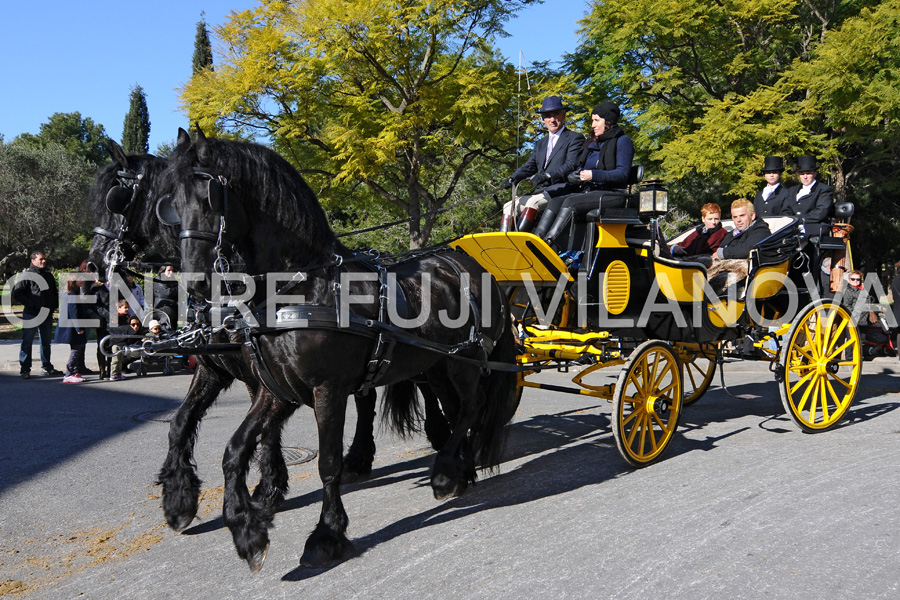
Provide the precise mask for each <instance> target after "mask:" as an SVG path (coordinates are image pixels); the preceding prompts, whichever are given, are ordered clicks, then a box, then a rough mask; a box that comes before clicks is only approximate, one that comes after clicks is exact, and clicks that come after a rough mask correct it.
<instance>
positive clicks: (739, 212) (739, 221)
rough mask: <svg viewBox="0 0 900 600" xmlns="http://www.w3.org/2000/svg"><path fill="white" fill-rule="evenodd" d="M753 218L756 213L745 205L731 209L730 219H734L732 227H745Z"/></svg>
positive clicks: (743, 228)
mask: <svg viewBox="0 0 900 600" xmlns="http://www.w3.org/2000/svg"><path fill="white" fill-rule="evenodd" d="M755 218H756V214H755V213H754V212H753V211H752V210H750V209H749V208H747V207H746V206H741V207H739V208H732V209H731V220H732V221H734V227H735V228H736V229H739V230H740V231H743V230H745V229H747V227H749V226H750V223H752V222H753V219H755Z"/></svg>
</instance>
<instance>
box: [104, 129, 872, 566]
mask: <svg viewBox="0 0 900 600" xmlns="http://www.w3.org/2000/svg"><path fill="white" fill-rule="evenodd" d="M125 160H127V157H124V156H122V157H121V158H120V159H119V161H120V162H122V161H125ZM123 168H124V167H123ZM634 175H635V176H634V178H633V179H634V181H633V182H632V183H633V192H632V193H629V194H628V196H627V202H626V207H625V208H622V209H611V210H599V209H598V210H596V211H593V212H591V213H588V214H587V215H585V216H584V217H583V218H580V219H577V220H576V221H575V222H574V223H573V226H572V229H571V231H570V232H569V233H570V240H571V243H570V248H569V252H568V253H567V254H566V255H565V256H567V257H568V258H569V260H565V259H564V258H562V257H560V256H559V255H557V253H556V252H555V251H554V250H553V249H551V248H550V246H548V245H547V244H546V243H545V242H544V241H543V240H541V239H540V238H538V237H536V236H534V235H532V234H528V233H483V234H475V235H471V236H467V237H465V238H462V239H460V240H457V241H455V242H453V243H452V246H453V247H454V248H455V250H451V249H447V248H440V249H430V250H427V251H422V252H416V253H411V254H409V255H406V256H401V257H390V258H379V257H377V256H375V255H371V254H360V253H354V252H352V251H350V250H348V249H347V248H345V247H344V246H343V245H341V244H340V243H339V242H338V241H337V239H336V238H335V236H334V234H333V232H332V231H331V230H330V228H329V227H328V223H327V221H326V219H325V215H324V212H323V211H322V209H321V207H320V206H319V205H318V202H317V201H316V199H315V197H314V195H313V193H312V191H311V190H310V189H309V187H308V186H307V185H306V183H305V182H304V181H303V179H302V177H300V175H299V174H298V173H297V172H296V171H295V170H294V169H293V168H292V167H291V166H290V165H289V164H288V163H287V162H285V161H284V160H283V159H281V158H280V157H279V156H278V155H277V154H275V153H274V152H272V151H270V150H268V149H265V148H263V147H260V146H256V145H252V144H242V143H238V142H228V141H222V140H211V139H207V138H205V137H204V136H203V135H202V134H200V135H199V136H198V138H197V140H196V141H195V142H191V140H190V138H189V136H188V135H187V133H185V132H184V131H181V132H179V139H178V146H177V148H176V151H175V152H174V154H173V155H172V157H171V158H170V160H169V162H168V165H167V168H166V171H165V173H164V175H163V181H162V182H161V183H160V182H159V181H157V182H156V183H157V184H159V185H160V186H161V187H162V188H163V189H164V190H165V191H166V192H169V195H167V196H165V197H163V198H162V199H161V200H160V201H159V204H158V205H157V206H156V215H157V216H158V217H159V219H160V220H161V221H162V222H163V223H165V224H166V226H167V228H168V229H167V231H169V232H170V234H171V231H173V229H172V228H175V229H174V230H175V231H178V234H177V235H178V239H179V241H180V246H181V253H182V271H183V272H187V273H202V274H205V275H204V276H202V277H201V278H200V279H198V280H195V281H194V282H193V283H192V284H191V291H192V293H193V294H194V295H195V296H197V297H198V298H201V299H202V300H203V301H204V302H207V303H210V304H211V305H212V306H213V311H212V312H215V314H217V315H219V316H218V317H216V318H214V319H213V321H215V322H213V323H211V324H209V325H203V326H201V325H199V324H194V325H192V326H189V327H187V328H186V329H185V330H183V331H181V332H179V334H178V335H177V336H176V338H175V344H173V343H172V342H171V341H169V342H167V344H168V346H166V347H163V346H159V347H154V348H153V350H154V351H157V352H166V351H171V352H180V351H183V350H185V349H189V350H190V351H192V352H194V353H203V352H208V353H209V355H208V359H207V360H208V364H209V366H208V367H207V369H208V370H209V371H210V375H209V377H212V381H211V382H210V381H206V380H205V379H206V378H205V377H199V378H198V377H197V376H195V379H194V382H193V383H192V386H191V391H189V393H188V397H187V398H186V401H185V405H184V406H183V407H182V410H181V411H179V415H180V416H179V417H177V418H176V419H175V420H173V423H172V432H171V433H170V452H169V457H168V458H167V461H166V466H164V469H163V471H162V472H161V473H160V481H161V482H162V483H163V489H164V507H165V510H166V516H167V519H168V521H169V523H170V524H171V525H172V526H173V527H175V528H176V529H182V528H183V527H185V526H186V525H187V524H188V523H189V522H190V520H191V519H193V517H194V515H195V514H196V497H197V492H198V491H199V479H197V477H196V474H195V473H194V470H193V467H192V465H191V462H190V452H191V448H192V445H193V437H194V436H195V435H196V426H197V423H199V420H200V418H202V415H203V413H204V412H205V410H206V408H208V406H209V405H210V404H211V403H212V402H213V401H214V400H215V397H216V396H217V394H218V392H219V391H220V390H221V389H222V387H224V385H227V383H230V381H231V380H233V378H234V377H235V374H237V376H238V377H239V378H241V379H242V380H243V381H245V382H246V383H247V385H248V390H249V391H250V394H251V397H252V401H253V403H252V407H251V409H250V412H249V413H248V415H247V418H246V419H245V421H244V423H242V425H241V427H240V428H239V429H238V431H237V432H236V433H235V435H234V436H233V437H232V439H231V441H230V442H229V444H228V447H227V449H226V453H225V458H224V460H223V468H224V470H225V476H226V494H225V498H224V516H225V522H226V524H227V525H228V527H229V529H230V530H231V531H232V535H233V539H234V542H235V545H236V547H237V550H238V553H239V555H240V556H241V557H242V558H244V559H246V560H247V561H248V563H249V564H250V566H251V568H253V569H258V568H259V567H261V565H262V563H263V561H264V559H265V554H266V551H267V548H268V543H269V542H268V535H267V533H266V529H267V527H268V526H269V524H270V523H271V520H272V513H273V512H274V507H276V506H277V503H278V502H279V501H280V500H281V499H282V498H283V494H284V492H285V491H286V476H285V472H284V469H283V459H281V458H280V452H279V449H280V446H279V445H278V444H279V442H280V440H279V437H280V432H281V429H282V427H283V425H284V422H285V420H286V419H287V418H288V417H289V416H290V415H291V414H292V413H293V412H294V411H295V410H296V408H297V407H298V406H300V405H308V406H311V407H313V408H314V409H315V417H316V422H317V426H318V428H319V439H320V460H319V471H320V475H321V477H322V482H323V486H324V495H323V506H322V513H321V518H320V520H319V523H318V525H317V527H316V529H315V530H314V531H313V533H312V534H311V535H310V536H309V538H308V539H307V542H306V547H305V550H304V553H303V557H302V558H301V563H302V564H305V565H308V566H314V567H319V566H323V565H326V564H329V563H330V562H333V561H335V560H340V559H343V558H346V557H347V556H348V555H349V554H350V553H351V551H352V546H351V544H350V542H349V540H347V538H346V536H345V531H346V527H347V516H346V513H345V511H344V509H343V506H342V503H341V498H340V484H341V482H342V480H343V478H344V477H345V474H346V473H347V471H348V470H352V469H351V468H350V465H349V461H348V457H344V458H343V459H342V457H341V450H342V448H341V443H342V435H343V426H344V416H345V407H346V400H347V397H348V396H349V395H353V394H354V393H357V398H359V397H360V394H359V393H360V392H371V388H373V387H375V386H386V387H385V393H384V395H383V401H384V403H385V405H386V407H387V411H388V412H389V414H390V418H391V421H392V423H393V424H394V425H395V426H397V428H398V429H400V430H401V431H409V430H411V429H413V428H415V426H416V417H417V408H416V397H415V394H416V387H417V386H418V387H419V388H420V389H421V390H422V391H423V394H424V396H425V398H426V411H427V412H428V413H430V415H431V417H433V418H426V423H425V428H426V432H427V433H428V434H429V439H430V440H431V441H432V444H433V445H434V446H435V447H436V448H437V449H439V452H438V454H437V457H436V461H435V465H434V469H433V472H432V487H433V489H434V493H435V495H436V496H437V497H439V498H440V497H446V496H452V495H457V494H460V493H462V492H463V491H464V490H465V488H466V486H467V485H468V483H470V482H472V481H474V479H475V475H476V467H477V466H481V467H487V468H490V467H493V466H496V465H497V464H498V463H499V460H500V449H501V442H502V434H503V428H504V425H505V424H506V423H507V422H508V420H509V419H510V418H511V416H512V414H513V413H514V412H515V408H516V406H517V405H518V399H519V397H520V395H521V393H522V391H523V390H524V389H527V388H530V387H531V388H548V389H559V390H560V391H564V392H574V393H581V394H590V395H593V396H597V397H601V398H605V399H608V400H611V401H612V404H613V414H614V423H615V425H614V435H615V439H616V443H617V446H618V449H619V451H620V453H621V454H622V456H623V457H624V458H625V459H626V460H627V461H628V462H629V463H630V464H632V465H635V466H643V465H647V464H650V463H652V462H653V461H656V460H658V459H659V458H660V457H661V456H662V455H663V453H664V451H665V449H666V447H667V445H668V443H669V442H670V441H671V439H672V436H673V435H674V434H675V431H676V428H677V425H678V420H679V417H680V415H681V413H682V410H683V408H684V406H685V405H687V404H689V403H691V402H694V401H696V400H697V399H699V398H700V397H701V396H702V394H703V393H704V392H705V391H706V389H707V388H708V387H709V385H710V383H711V381H712V379H713V375H714V373H715V370H716V367H717V365H718V364H721V363H722V362H723V359H724V358H726V357H734V358H748V359H755V360H765V361H769V362H770V363H771V364H772V370H773V372H774V373H775V378H776V380H777V381H778V387H779V390H780V394H781V397H782V400H783V402H784V405H785V408H786V410H787V412H788V414H789V415H790V416H791V418H792V419H793V420H794V422H796V423H797V424H798V426H800V427H801V428H802V429H804V430H806V431H821V430H825V429H829V428H831V427H833V426H835V425H836V424H837V423H838V422H839V420H840V419H841V418H842V417H843V415H844V414H845V413H846V411H847V409H848V408H849V406H850V403H851V402H852V400H853V397H854V395H855V392H856V389H857V387H858V384H859V378H860V372H861V354H860V339H859V335H858V333H857V331H856V328H855V326H854V325H853V323H852V321H851V319H850V315H849V314H848V313H847V311H846V310H844V309H843V308H841V307H840V306H838V305H836V304H834V303H833V302H832V301H830V300H828V299H824V298H818V294H817V290H816V286H815V283H814V280H813V279H812V278H811V269H810V267H809V262H808V260H807V259H806V256H807V255H806V254H805V253H804V252H803V251H802V248H801V245H802V243H803V242H802V232H801V231H800V228H799V226H798V224H797V223H796V222H795V221H794V220H793V219H790V218H779V219H773V220H770V222H769V225H770V229H771V231H772V234H771V235H770V236H769V237H768V238H767V239H766V240H764V241H763V242H762V243H761V244H760V245H759V247H758V248H757V249H755V250H754V251H753V253H752V255H751V257H750V259H749V276H748V277H747V279H746V280H745V281H743V282H740V284H739V285H737V286H732V287H731V288H730V289H729V290H727V292H726V293H725V294H717V293H715V292H713V291H712V290H710V288H709V286H708V282H707V278H706V269H705V267H704V266H703V265H701V264H698V263H691V262H684V261H679V260H675V259H673V258H671V257H670V256H667V255H666V253H665V252H664V250H663V249H662V246H661V244H660V239H661V237H660V235H659V231H658V223H657V220H656V219H657V218H658V217H659V216H660V215H662V214H664V213H665V211H666V208H667V206H666V193H665V190H663V189H662V188H661V186H659V185H656V184H652V183H651V184H649V185H644V186H642V187H638V186H639V184H640V179H641V177H640V172H639V169H638V170H636V171H635V174H634ZM137 197H138V193H137V191H135V192H134V194H133V198H132V200H131V202H134V201H136V199H137ZM113 204H115V203H113ZM125 204H126V205H127V204H128V203H125ZM118 208H119V209H120V210H119V212H125V213H126V215H127V211H128V210H133V209H128V208H127V206H126V207H125V208H124V209H122V207H121V206H120V207H118ZM157 226H158V224H157ZM725 226H726V227H728V226H730V223H728V222H727V221H726V222H725ZM120 237H121V236H120ZM101 241H102V240H101ZM120 241H121V240H120ZM95 242H97V240H95ZM100 245H102V244H100ZM826 251H828V249H827V244H824V245H823V246H822V248H820V252H826ZM116 256H117V255H113V258H115V257H116ZM235 264H240V265H241V269H242V270H243V271H244V272H245V273H246V277H245V278H244V279H243V280H242V281H240V282H236V281H234V279H235V278H234V277H232V274H231V273H229V272H228V271H229V268H230V265H235ZM277 274H280V275H277ZM488 274H490V276H488ZM223 282H227V284H226V285H225V287H226V288H228V291H229V292H230V293H231V295H228V294H226V295H224V296H223V295H221V294H220V293H219V292H220V288H221V287H222V284H223ZM238 284H239V285H238ZM238 287H239V288H241V289H240V292H241V293H240V294H239V295H238V294H236V290H237V288H238ZM298 296H302V300H297V299H296V297H298ZM291 297H293V298H291ZM211 314H212V313H211ZM222 315H224V318H222ZM785 316H793V318H792V319H790V320H789V321H787V322H785V323H784V324H782V325H780V326H777V325H772V323H771V321H772V320H773V319H782V320H784V318H785ZM173 346H174V347H173ZM220 354H221V355H220ZM201 364H203V363H201ZM560 367H565V368H570V367H577V368H578V373H577V374H576V375H575V376H574V377H573V380H572V381H573V384H574V385H573V386H571V387H565V388H551V386H547V385H545V384H542V383H540V382H538V381H535V380H534V379H535V378H534V377H533V374H534V373H536V372H538V371H540V370H543V369H548V368H560ZM608 369H611V370H608ZM610 373H612V375H610ZM226 375H227V376H228V377H230V378H231V379H226ZM604 378H605V381H604ZM594 379H600V381H594ZM610 379H612V381H610ZM362 395H363V396H364V397H367V398H371V402H372V404H370V405H365V407H364V408H362V409H359V406H360V405H359V403H358V410H359V413H360V414H359V417H360V419H359V421H360V422H361V423H363V427H364V431H363V436H362V437H363V438H365V442H367V441H368V440H371V419H372V418H374V397H373V396H372V395H371V394H370V393H364V394H362ZM429 398H431V399H432V401H431V403H430V405H431V408H430V410H429V401H428V399H429ZM438 405H439V407H440V408H439V409H438ZM182 413H183V414H182ZM429 421H430V423H431V424H429ZM358 427H359V426H358ZM366 428H367V429H366ZM358 433H359V431H358ZM257 440H260V441H261V443H262V444H263V445H264V446H268V447H269V450H268V458H267V459H265V460H264V461H263V462H264V464H263V468H262V474H263V481H261V483H260V485H259V486H258V487H257V489H256V491H255V493H254V494H253V496H252V497H251V495H250V493H249V491H248V490H247V486H246V475H247V470H248V466H249V461H250V457H251V456H252V454H253V451H254V450H255V448H256V445H257V443H258V442H257ZM355 444H356V442H355V443H354V445H355ZM351 450H352V447H351ZM371 452H374V442H371ZM276 454H277V455H278V456H276ZM368 464H369V466H370V465H371V454H369V463H368ZM266 465H268V466H266ZM266 498H271V501H270V502H265V499H266Z"/></svg>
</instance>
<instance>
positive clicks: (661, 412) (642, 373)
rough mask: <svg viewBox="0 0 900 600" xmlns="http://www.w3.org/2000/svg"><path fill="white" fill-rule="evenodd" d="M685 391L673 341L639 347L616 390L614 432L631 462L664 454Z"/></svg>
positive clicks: (648, 461) (646, 462) (638, 464)
mask: <svg viewBox="0 0 900 600" xmlns="http://www.w3.org/2000/svg"><path fill="white" fill-rule="evenodd" d="M682 393H683V389H682V379H681V362H680V361H679V360H678V354H677V353H676V351H675V350H674V349H673V348H672V347H671V346H670V345H669V344H667V343H665V342H660V341H653V340H651V341H647V342H644V343H643V344H641V345H640V346H638V347H637V348H635V350H634V352H632V353H631V356H630V357H629V358H628V360H627V361H626V363H625V366H624V367H623V368H622V371H621V372H620V373H619V378H618V380H617V381H616V391H615V394H613V419H614V421H615V424H614V426H613V435H614V437H615V439H616V446H617V447H618V449H619V452H620V453H621V454H622V456H623V457H624V458H625V460H626V461H628V463H629V464H631V465H632V466H635V467H643V466H646V465H649V464H651V463H652V462H654V461H656V460H657V459H658V458H659V457H660V456H661V455H662V453H663V451H664V450H665V449H666V446H668V444H669V442H670V441H671V440H672V436H673V435H675V430H676V429H677V427H678V419H679V417H680V416H681V407H682Z"/></svg>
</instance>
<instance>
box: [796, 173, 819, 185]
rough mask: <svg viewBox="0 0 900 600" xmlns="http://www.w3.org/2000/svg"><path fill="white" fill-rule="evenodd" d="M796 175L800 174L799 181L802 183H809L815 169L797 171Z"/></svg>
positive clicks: (814, 176) (813, 176) (814, 174)
mask: <svg viewBox="0 0 900 600" xmlns="http://www.w3.org/2000/svg"><path fill="white" fill-rule="evenodd" d="M797 175H799V176H800V183H802V184H803V185H809V184H811V183H812V182H813V180H814V179H815V178H816V172H815V171H800V172H799V173H797Z"/></svg>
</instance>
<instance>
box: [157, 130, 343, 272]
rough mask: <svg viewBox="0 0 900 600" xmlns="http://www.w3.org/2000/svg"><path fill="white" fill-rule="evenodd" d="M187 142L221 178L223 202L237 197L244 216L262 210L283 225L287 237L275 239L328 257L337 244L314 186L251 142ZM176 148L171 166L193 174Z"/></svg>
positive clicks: (308, 253)
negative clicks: (225, 197)
mask: <svg viewBox="0 0 900 600" xmlns="http://www.w3.org/2000/svg"><path fill="white" fill-rule="evenodd" d="M192 148H194V149H196V156H192V157H190V158H189V160H193V161H195V164H196V165H197V166H199V167H201V168H203V169H209V171H210V172H211V173H213V174H215V175H223V176H225V177H226V178H227V180H228V187H229V189H230V190H231V192H230V193H229V202H233V201H235V199H237V201H238V202H240V203H241V204H242V207H243V209H244V211H245V213H246V214H247V217H248V219H249V220H250V221H253V220H255V218H258V217H257V214H258V213H263V214H264V215H265V216H266V217H268V218H269V219H270V220H271V221H272V222H274V223H277V224H278V225H279V226H280V227H283V228H285V229H287V230H288V231H289V232H290V233H291V234H293V235H292V236H291V237H292V238H293V239H291V240H281V241H282V242H288V243H296V244H297V245H298V247H299V248H300V250H301V252H302V254H303V255H304V258H305V259H309V260H321V259H328V258H330V257H331V254H332V252H334V251H338V250H340V249H343V246H342V245H341V244H340V242H339V241H338V240H337V237H336V236H335V234H334V231H332V229H331V226H330V225H329V223H328V218H327V216H326V215H325V210H324V209H323V208H322V206H321V205H320V204H319V201H318V199H317V198H316V195H315V192H313V190H312V188H310V187H309V184H307V183H306V180H305V179H304V178H303V176H302V175H301V174H300V173H299V172H298V171H297V169H295V168H294V167H293V165H291V164H290V163H289V162H288V161H287V160H285V159H284V158H283V157H282V156H281V155H279V154H278V153H277V152H275V151H274V150H271V149H269V148H266V147H265V146H261V145H259V144H254V143H251V142H240V141H233V140H223V139H218V138H203V139H198V141H197V142H195V144H193V145H192ZM178 154H179V153H177V152H176V155H174V156H173V160H174V161H175V162H176V165H175V168H176V171H177V172H178V173H179V174H180V176H181V177H189V176H193V173H192V171H191V169H190V168H188V167H187V165H184V164H182V162H181V161H182V160H184V158H188V157H181V156H178ZM188 154H194V153H193V152H189V153H188ZM297 258H299V257H297Z"/></svg>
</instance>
